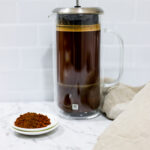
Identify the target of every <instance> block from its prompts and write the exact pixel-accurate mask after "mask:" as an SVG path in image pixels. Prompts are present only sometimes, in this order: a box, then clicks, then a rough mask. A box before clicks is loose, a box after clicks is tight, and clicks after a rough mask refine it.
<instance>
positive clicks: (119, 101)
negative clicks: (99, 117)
mask: <svg viewBox="0 0 150 150" xmlns="http://www.w3.org/2000/svg"><path fill="white" fill-rule="evenodd" d="M105 82H107V83H108V82H111V79H105ZM143 87H144V86H140V87H132V86H128V85H125V84H123V83H119V84H117V85H115V86H114V87H110V88H107V89H105V90H104V92H103V93H104V101H103V103H102V106H101V111H102V112H104V113H105V114H106V116H107V117H108V118H109V119H116V118H117V117H118V115H120V114H121V113H122V112H123V111H124V110H126V108H127V106H128V105H129V103H130V102H131V101H132V99H133V97H134V96H135V95H136V94H137V93H138V92H139V91H140V90H141V89H142V88H143Z"/></svg>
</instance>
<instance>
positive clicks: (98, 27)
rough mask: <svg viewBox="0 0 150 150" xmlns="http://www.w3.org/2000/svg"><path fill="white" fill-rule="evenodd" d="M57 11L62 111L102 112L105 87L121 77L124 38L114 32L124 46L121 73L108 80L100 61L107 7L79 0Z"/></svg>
mask: <svg viewBox="0 0 150 150" xmlns="http://www.w3.org/2000/svg"><path fill="white" fill-rule="evenodd" d="M53 13H54V16H55V25H54V26H55V28H54V31H55V33H54V41H53V42H54V46H53V70H54V96H55V102H56V105H57V110H58V113H59V115H61V116H63V117H65V118H73V119H90V118H94V117H96V116H98V115H99V114H100V106H101V105H102V103H103V102H102V101H103V98H102V97H103V94H102V91H103V88H104V87H106V86H107V87H108V86H113V85H114V84H116V83H117V82H118V81H119V79H120V77H121V74H122V60H123V59H122V56H123V42H122V39H121V38H120V37H119V36H118V35H117V34H115V33H114V35H115V36H117V38H118V41H119V45H120V50H121V53H120V56H121V57H120V60H121V62H120V71H119V76H118V78H117V79H116V80H115V81H114V82H113V83H110V84H105V83H104V80H103V77H102V76H101V72H102V66H101V63H100V62H101V48H102V42H101V41H102V40H101V39H102V38H103V37H102V30H103V29H102V23H101V17H102V15H103V13H104V12H103V10H102V9H101V8H87V7H81V6H80V5H79V1H78V0H76V6H75V7H73V8H56V9H54V10H53ZM105 31H106V30H105ZM107 31H108V30H107ZM112 33H113V32H112Z"/></svg>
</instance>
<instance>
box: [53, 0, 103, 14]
mask: <svg viewBox="0 0 150 150" xmlns="http://www.w3.org/2000/svg"><path fill="white" fill-rule="evenodd" d="M53 13H57V14H103V13H104V12H103V10H102V9H101V8H98V7H91V8H90V7H81V6H80V5H79V0H76V6H75V7H74V8H56V9H54V10H53Z"/></svg>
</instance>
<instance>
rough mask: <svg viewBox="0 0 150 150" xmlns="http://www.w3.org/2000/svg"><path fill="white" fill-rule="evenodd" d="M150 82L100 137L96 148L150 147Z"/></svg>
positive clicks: (135, 149) (141, 149)
mask: <svg viewBox="0 0 150 150" xmlns="http://www.w3.org/2000/svg"><path fill="white" fill-rule="evenodd" d="M149 141H150V83H148V84H147V85H146V86H145V87H144V88H143V89H142V90H141V91H140V92H138V93H137V94H136V95H135V96H134V98H133V100H132V101H131V102H130V104H129V105H128V107H127V108H126V110H125V111H124V112H123V113H121V114H120V115H119V116H118V117H117V118H116V119H115V120H114V121H113V122H112V124H111V125H110V126H109V127H108V128H107V129H106V130H105V131H104V133H103V134H102V135H101V136H100V137H99V139H98V142H97V144H96V146H95V148H94V150H149V149H150V142H149Z"/></svg>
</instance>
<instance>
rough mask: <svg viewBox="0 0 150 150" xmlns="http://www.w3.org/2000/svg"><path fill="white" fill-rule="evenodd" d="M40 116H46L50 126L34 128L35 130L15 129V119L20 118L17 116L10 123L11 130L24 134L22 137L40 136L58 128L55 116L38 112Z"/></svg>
mask: <svg viewBox="0 0 150 150" xmlns="http://www.w3.org/2000/svg"><path fill="white" fill-rule="evenodd" d="M40 114H42V115H46V116H47V117H48V118H49V119H50V122H51V124H50V125H48V126H46V127H43V128H35V129H28V128H21V127H17V126H15V124H14V122H15V120H16V119H17V117H19V116H20V115H17V116H14V117H13V119H12V121H11V129H12V130H13V131H15V132H17V133H20V134H24V135H41V134H45V133H48V132H50V131H53V130H55V129H56V128H57V127H58V126H59V123H58V120H57V117H56V116H54V115H52V114H49V113H41V112H40Z"/></svg>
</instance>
